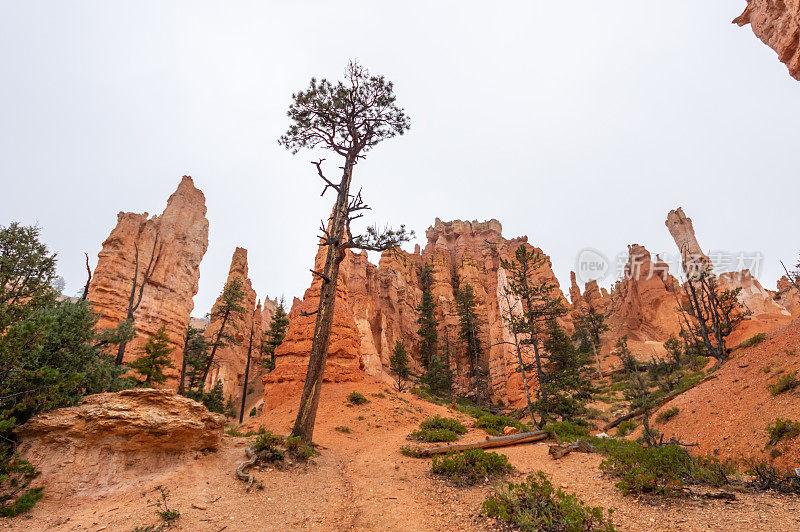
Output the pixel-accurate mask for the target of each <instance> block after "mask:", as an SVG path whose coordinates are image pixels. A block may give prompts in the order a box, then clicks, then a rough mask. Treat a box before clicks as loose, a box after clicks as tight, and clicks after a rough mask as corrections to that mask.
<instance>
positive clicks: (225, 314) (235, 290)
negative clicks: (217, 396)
mask: <svg viewBox="0 0 800 532" xmlns="http://www.w3.org/2000/svg"><path fill="white" fill-rule="evenodd" d="M243 301H244V288H242V280H241V279H239V278H238V277H234V278H233V279H231V280H230V281H228V283H227V284H226V285H225V288H224V289H223V290H222V294H221V296H220V300H219V302H218V303H217V304H216V305H214V309H213V310H212V311H211V321H214V320H220V321H221V323H220V326H219V330H218V331H217V333H216V335H214V341H213V342H211V354H209V355H208V360H207V361H206V366H205V368H203V375H202V378H201V379H200V382H202V383H205V381H206V378H207V377H208V372H209V371H210V370H211V366H212V364H213V363H214V356H215V355H216V353H217V349H219V348H221V347H225V346H226V345H229V344H235V343H236V340H235V339H234V337H233V335H232V334H231V332H230V331H229V329H228V325H229V324H230V323H233V322H231V319H232V318H234V317H235V316H238V315H241V314H244V311H245V308H244V306H243V305H242V302H243Z"/></svg>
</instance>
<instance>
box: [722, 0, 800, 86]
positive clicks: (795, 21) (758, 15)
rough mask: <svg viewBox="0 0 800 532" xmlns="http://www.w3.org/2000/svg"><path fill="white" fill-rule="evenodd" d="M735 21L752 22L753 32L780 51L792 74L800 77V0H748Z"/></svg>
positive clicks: (782, 60) (780, 56)
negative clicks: (799, 0)
mask: <svg viewBox="0 0 800 532" xmlns="http://www.w3.org/2000/svg"><path fill="white" fill-rule="evenodd" d="M733 23H734V24H738V25H739V26H744V25H746V24H750V27H751V28H752V29H753V33H755V34H756V37H758V38H759V39H761V40H762V41H763V42H764V44H766V45H767V46H769V47H770V48H772V49H773V50H775V51H776V52H777V53H778V60H779V61H780V62H781V63H784V64H785V65H786V66H787V67H788V69H789V74H790V75H791V76H792V77H793V78H795V79H797V80H800V2H798V1H797V0H747V7H746V8H745V9H744V12H743V13H742V14H741V15H739V16H738V17H736V18H735V19H734V20H733Z"/></svg>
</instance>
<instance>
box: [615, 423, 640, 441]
mask: <svg viewBox="0 0 800 532" xmlns="http://www.w3.org/2000/svg"><path fill="white" fill-rule="evenodd" d="M638 426H639V424H638V423H636V422H635V421H631V420H630V419H629V420H626V421H623V422H622V423H620V424H619V425H617V438H624V437H625V436H627V435H628V434H630V433H631V432H633V431H634V430H636V427H638Z"/></svg>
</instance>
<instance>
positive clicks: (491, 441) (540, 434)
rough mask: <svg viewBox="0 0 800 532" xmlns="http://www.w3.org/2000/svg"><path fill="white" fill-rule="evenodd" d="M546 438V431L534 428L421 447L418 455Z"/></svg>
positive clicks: (506, 444) (503, 445) (499, 445)
mask: <svg viewBox="0 0 800 532" xmlns="http://www.w3.org/2000/svg"><path fill="white" fill-rule="evenodd" d="M546 438H547V432H545V431H543V430H534V431H533V432H523V433H521V434H511V435H508V436H498V437H497V438H486V439H485V440H482V441H478V442H475V443H456V444H451V445H439V446H437V447H431V448H429V449H422V450H420V452H419V455H420V456H431V455H433V454H444V453H449V452H450V451H466V450H468V449H489V448H492V447H507V446H509V445H517V444H520V443H529V442H534V441H541V440H544V439H546Z"/></svg>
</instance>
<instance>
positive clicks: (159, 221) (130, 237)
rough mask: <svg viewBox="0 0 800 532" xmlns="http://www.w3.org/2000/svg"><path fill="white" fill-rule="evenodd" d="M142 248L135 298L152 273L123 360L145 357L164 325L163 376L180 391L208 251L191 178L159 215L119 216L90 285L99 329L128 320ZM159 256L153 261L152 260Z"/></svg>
mask: <svg viewBox="0 0 800 532" xmlns="http://www.w3.org/2000/svg"><path fill="white" fill-rule="evenodd" d="M137 246H138V249H139V261H138V262H139V268H138V279H137V288H136V291H137V298H138V291H139V286H140V285H141V284H142V278H143V273H144V271H145V270H146V268H147V265H148V264H150V261H151V258H152V259H153V261H152V268H151V273H150V276H149V278H148V279H147V283H146V285H145V286H144V290H143V292H142V301H141V304H140V305H139V308H138V309H137V310H136V312H135V313H134V319H135V327H136V332H137V337H136V338H134V339H133V340H132V341H131V342H129V343H128V346H127V349H126V351H125V361H126V362H128V361H131V360H134V359H136V358H137V357H139V356H140V355H141V354H142V353H143V348H144V345H145V344H146V343H147V340H148V339H149V338H150V336H151V335H152V334H153V333H155V332H156V331H157V330H158V329H159V328H160V327H161V326H162V325H165V326H166V330H167V335H168V337H169V340H170V346H171V347H172V349H173V350H172V359H173V361H174V362H173V365H174V366H175V367H174V368H172V369H167V370H166V371H165V374H166V375H167V376H168V377H169V379H170V380H169V382H168V384H169V385H170V386H173V387H177V377H178V375H179V368H180V367H181V360H182V356H183V354H182V350H183V338H184V336H185V334H186V329H187V327H188V325H189V316H190V314H191V312H192V309H193V308H194V301H193V298H194V296H195V294H197V288H198V286H197V283H198V280H199V278H200V261H201V260H202V259H203V256H204V255H205V253H206V249H207V248H208V220H207V219H206V204H205V196H203V193H202V192H201V191H200V190H198V189H197V188H195V186H194V183H193V181H192V178H191V177H189V176H183V179H182V180H181V182H180V184H179V185H178V189H177V190H176V191H175V192H174V193H173V194H172V195H171V196H170V197H169V200H167V207H166V208H165V209H164V212H163V213H162V214H161V215H160V216H153V217H149V216H148V214H147V213H144V214H136V213H131V212H121V213H119V214H118V215H117V225H116V227H114V229H113V230H112V231H111V234H110V235H109V237H108V238H107V239H106V240H105V242H103V249H102V250H101V251H100V253H99V254H98V261H97V267H96V268H95V270H94V274H93V276H92V282H91V284H90V285H89V296H88V297H89V301H91V302H92V306H93V308H94V311H95V312H96V313H97V314H98V315H99V316H100V320H99V321H98V323H97V326H98V327H99V328H105V327H116V326H117V325H118V324H119V323H120V322H122V321H124V320H125V318H126V313H127V309H128V302H129V299H130V294H131V288H132V285H133V281H134V274H135V272H136V271H137V268H136V247H137ZM153 255H155V257H153Z"/></svg>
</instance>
